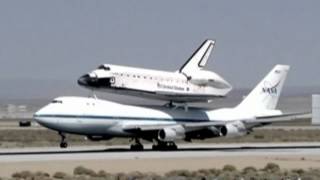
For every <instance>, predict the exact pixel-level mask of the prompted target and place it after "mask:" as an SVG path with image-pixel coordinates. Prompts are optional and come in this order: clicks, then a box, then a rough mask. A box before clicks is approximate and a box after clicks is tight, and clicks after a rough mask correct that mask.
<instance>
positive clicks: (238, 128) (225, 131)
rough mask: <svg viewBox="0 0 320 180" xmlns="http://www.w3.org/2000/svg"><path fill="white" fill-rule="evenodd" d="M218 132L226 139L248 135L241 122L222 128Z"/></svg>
mask: <svg viewBox="0 0 320 180" xmlns="http://www.w3.org/2000/svg"><path fill="white" fill-rule="evenodd" d="M220 132H221V134H222V135H223V136H226V137H239V136H244V135H246V134H248V129H247V128H246V127H245V125H244V124H243V123H242V122H240V121H238V122H232V123H228V124H226V125H225V126H222V127H221V129H220Z"/></svg>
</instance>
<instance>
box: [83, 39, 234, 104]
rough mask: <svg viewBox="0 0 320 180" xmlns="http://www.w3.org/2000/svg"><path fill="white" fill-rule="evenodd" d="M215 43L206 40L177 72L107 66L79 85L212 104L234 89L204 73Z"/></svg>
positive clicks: (99, 89)
mask: <svg viewBox="0 0 320 180" xmlns="http://www.w3.org/2000/svg"><path fill="white" fill-rule="evenodd" d="M214 44H215V41H213V40H206V41H205V42H204V43H203V44H202V45H201V46H200V47H199V49H198V50H197V51H196V52H195V53H194V54H193V55H192V56H191V57H190V58H189V60H188V61H187V62H186V63H185V64H184V65H183V66H182V67H181V68H180V69H179V70H177V71H176V72H166V71H158V70H150V69H142V68H133V67H126V66H118V65H110V64H103V65H101V66H99V67H98V68H97V69H96V70H93V71H92V72H90V73H88V74H85V75H83V76H82V77H80V78H79V79H78V84H79V85H80V86H83V87H86V88H89V89H91V90H97V91H103V92H110V93H117V94H124V95H132V96H138V97H145V98H152V99H159V100H165V101H169V102H177V103H186V102H208V101H210V100H212V99H214V98H217V97H224V96H226V95H227V94H228V92H229V91H230V90H231V89H232V87H231V85H230V84H229V83H228V82H227V81H226V80H224V79H223V78H222V77H220V76H219V75H218V74H216V73H214V72H212V71H207V70H204V67H205V66H206V64H207V61H208V58H209V56H210V54H211V51H212V49H213V47H214Z"/></svg>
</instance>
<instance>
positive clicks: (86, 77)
mask: <svg viewBox="0 0 320 180" xmlns="http://www.w3.org/2000/svg"><path fill="white" fill-rule="evenodd" d="M89 81H91V78H90V76H89V74H86V75H83V76H81V77H80V78H79V79H78V84H79V85H80V86H88V85H89Z"/></svg>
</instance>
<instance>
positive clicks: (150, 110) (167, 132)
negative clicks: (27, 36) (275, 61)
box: [34, 65, 298, 150]
mask: <svg viewBox="0 0 320 180" xmlns="http://www.w3.org/2000/svg"><path fill="white" fill-rule="evenodd" d="M288 71H289V66H286V65H277V66H276V67H275V68H274V69H272V71H271V72H270V73H269V74H268V75H267V76H266V77H265V78H264V79H263V80H262V81H261V82H260V83H259V84H258V85H257V87H256V88H255V89H254V90H253V91H252V92H251V93H250V94H249V95H248V96H247V97H246V98H245V99H244V100H243V101H242V102H241V103H240V104H239V105H238V106H236V107H235V108H223V109H216V110H207V109H199V108H189V110H188V111H185V110H184V109H181V108H168V107H163V106H162V107H161V106H157V107H154V106H153V107H144V106H132V105H124V104H119V103H115V102H110V101H105V100H98V99H95V98H82V97H60V98H56V99H55V100H53V101H52V102H51V103H50V104H49V105H47V106H45V107H44V108H42V109H41V110H39V111H38V112H36V113H35V115H34V119H35V121H37V122H38V123H39V124H41V125H43V126H45V127H47V128H50V129H53V130H55V131H57V132H59V134H60V135H61V137H62V140H61V144H60V146H61V147H62V148H65V147H67V141H66V139H65V133H70V134H78V135H84V136H87V137H88V139H90V140H109V139H111V138H114V137H131V138H133V139H134V140H135V141H134V143H133V144H132V145H131V149H132V150H142V149H143V145H142V144H141V143H140V139H144V140H148V141H151V142H154V146H153V149H156V150H165V149H176V148H177V146H176V145H175V143H174V142H175V141H176V140H185V141H191V140H192V139H206V138H215V137H221V136H227V137H234V136H244V135H246V134H249V133H250V132H251V131H252V130H253V128H255V127H260V126H265V125H268V124H271V123H274V122H279V118H280V119H281V121H288V120H291V118H293V117H296V116H297V115H298V113H297V114H283V113H282V112H281V111H280V110H276V106H277V104H278V100H279V97H280V93H281V90H282V87H283V84H284V81H285V79H286V76H287V73H288Z"/></svg>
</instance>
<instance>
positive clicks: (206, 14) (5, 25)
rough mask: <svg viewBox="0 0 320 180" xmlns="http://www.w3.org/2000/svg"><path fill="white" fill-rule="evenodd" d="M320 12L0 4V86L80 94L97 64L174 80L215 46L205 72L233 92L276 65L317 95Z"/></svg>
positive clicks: (303, 7)
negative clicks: (208, 42)
mask: <svg viewBox="0 0 320 180" xmlns="http://www.w3.org/2000/svg"><path fill="white" fill-rule="evenodd" d="M319 7H320V1H317V0H308V1H301V0H283V1H279V0H268V1H256V0H251V1H246V0H241V1H236V0H234V1H229V0H224V1H218V0H217V1H214V0H208V1H205V0H193V1H187V0H180V1H178V0H175V1H172V0H168V1H150V0H145V1H142V0H140V1H132V0H127V1H120V0H115V1H103V0H100V1H97V0H90V1H89V0H63V1H62V0H51V1H49V0H28V1H24V0H19V1H18V0H1V1H0V62H1V64H0V82H7V83H8V84H10V83H11V84H10V88H14V87H22V88H26V89H29V90H30V91H31V90H32V91H35V92H37V91H41V86H42V85H41V83H40V84H39V83H36V82H45V83H47V85H48V84H50V85H52V87H50V88H51V89H52V88H57V89H59V86H62V84H63V83H65V84H68V83H74V87H76V80H77V78H78V77H79V76H80V75H82V74H84V73H85V72H87V71H89V70H92V69H93V68H95V67H97V66H98V65H99V64H102V63H113V64H121V65H130V66H139V67H145V68H156V69H163V70H172V71H173V70H176V69H178V68H179V67H180V66H181V65H182V64H183V63H184V62H185V61H186V60H187V59H188V57H189V56H190V55H191V54H192V52H193V51H194V50H195V49H196V48H197V47H198V46H199V45H200V44H201V43H202V41H203V40H205V39H207V38H213V39H216V41H217V43H216V48H215V50H214V52H213V54H212V56H211V57H210V63H209V65H208V69H210V70H214V71H216V72H218V73H219V74H220V75H222V76H223V77H225V79H227V80H228V81H229V82H230V83H231V84H232V85H233V86H234V87H235V88H243V87H252V86H254V85H255V84H256V83H257V82H258V81H259V80H260V79H261V78H262V77H263V76H264V75H265V74H266V73H267V72H268V71H269V70H270V69H271V68H272V67H273V66H274V65H275V64H277V63H283V64H289V65H291V66H292V70H291V72H290V74H289V79H288V82H287V84H286V85H287V86H291V87H302V86H320V78H319V76H320V70H319V68H320V23H319V17H320V11H319ZM31 82H32V83H31ZM57 82H59V83H57ZM55 83H56V84H55ZM53 84H55V85H54V86H53ZM79 88H80V87H79ZM1 89H2V90H1V91H2V92H1V93H2V94H9V93H8V92H6V91H11V89H9V88H6V83H1ZM52 91H54V89H52ZM20 92H21V91H20ZM1 93H0V94H1ZM18 93H19V91H18ZM21 93H22V94H23V93H24V92H23V91H22V92H21Z"/></svg>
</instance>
